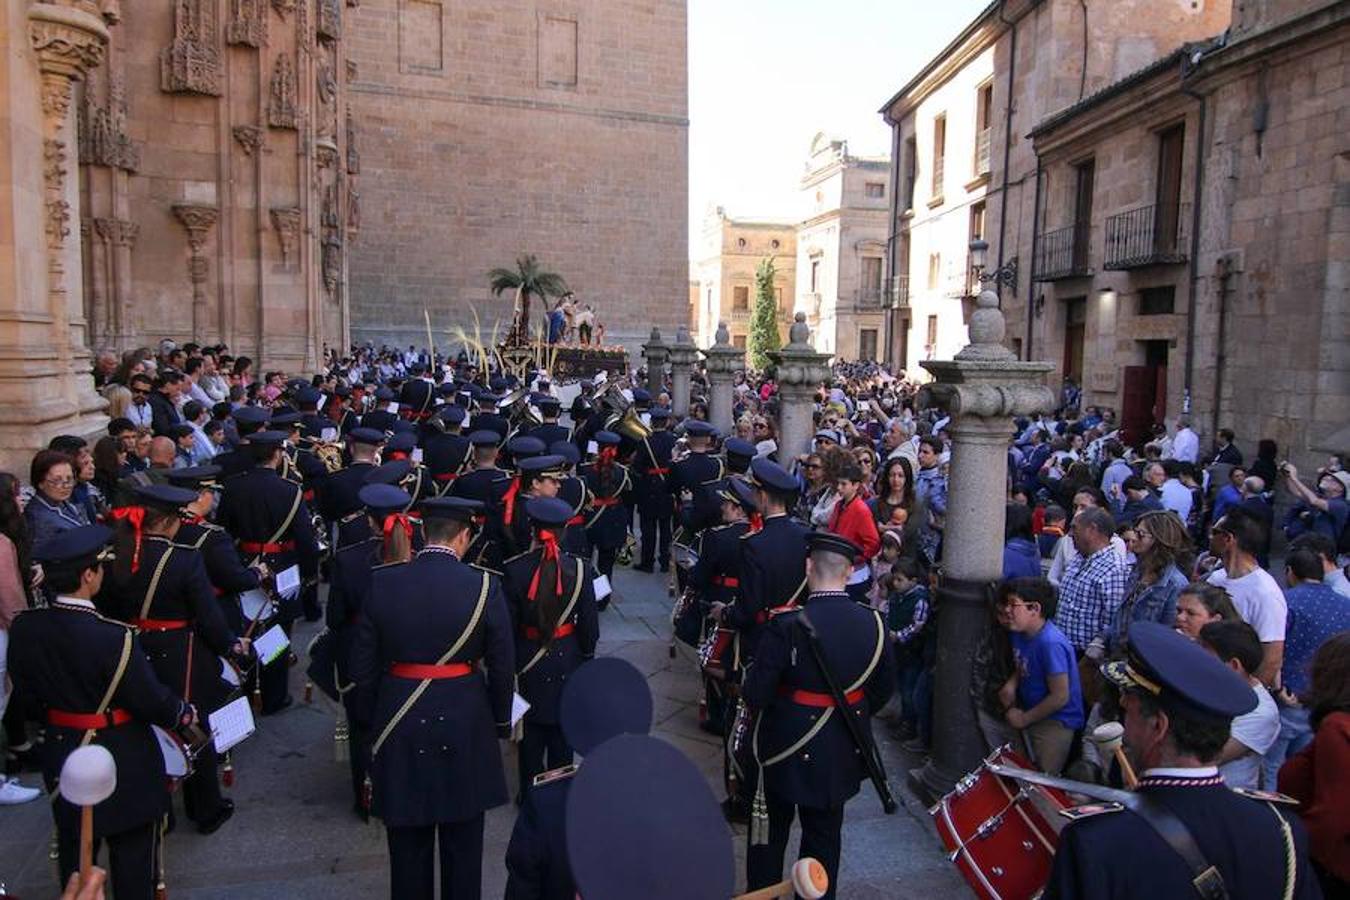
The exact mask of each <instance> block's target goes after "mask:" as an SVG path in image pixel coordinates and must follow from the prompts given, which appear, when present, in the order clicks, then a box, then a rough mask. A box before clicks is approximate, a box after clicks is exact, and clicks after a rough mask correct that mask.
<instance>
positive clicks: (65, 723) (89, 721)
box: [47, 709, 131, 731]
mask: <svg viewBox="0 0 1350 900" xmlns="http://www.w3.org/2000/svg"><path fill="white" fill-rule="evenodd" d="M130 721H131V713H129V712H127V711H126V710H125V709H110V710H108V711H107V712H106V713H104V714H103V715H99V714H98V713H74V712H66V711H65V710H63V709H49V710H47V724H48V725H54V726H56V727H57V728H81V729H84V730H85V731H88V730H89V729H91V728H92V729H94V730H96V731H97V730H99V729H103V728H116V727H117V726H118V725H125V724H127V723H128V722H130Z"/></svg>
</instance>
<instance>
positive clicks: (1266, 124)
mask: <svg viewBox="0 0 1350 900" xmlns="http://www.w3.org/2000/svg"><path fill="white" fill-rule="evenodd" d="M1348 39H1350V4H1346V3H1344V2H1341V3H1328V2H1321V3H1317V2H1303V0H1270V2H1265V3H1244V4H1242V5H1241V6H1236V5H1235V7H1234V20H1233V24H1232V28H1231V29H1229V30H1228V31H1227V32H1225V33H1222V34H1216V35H1215V36H1214V37H1213V39H1212V40H1209V41H1203V42H1197V43H1195V44H1192V45H1190V46H1188V47H1185V48H1183V49H1182V50H1179V51H1177V52H1176V53H1174V54H1172V55H1170V56H1168V57H1165V58H1163V59H1162V60H1159V61H1158V62H1157V63H1156V64H1154V65H1152V66H1149V67H1146V68H1144V69H1142V70H1140V71H1139V72H1136V73H1134V74H1133V75H1130V76H1128V77H1126V78H1124V79H1121V80H1120V81H1118V82H1116V83H1114V84H1112V85H1110V86H1109V87H1107V88H1105V89H1103V90H1102V91H1100V92H1098V93H1097V94H1095V95H1093V96H1090V97H1088V98H1086V99H1084V100H1083V101H1082V102H1080V103H1078V104H1076V105H1074V106H1072V107H1070V108H1069V109H1067V110H1064V111H1063V112H1061V113H1060V114H1058V115H1055V116H1053V117H1050V118H1049V119H1047V120H1045V121H1043V122H1042V123H1040V124H1039V125H1037V126H1036V127H1035V128H1034V129H1033V130H1032V138H1033V141H1034V149H1035V151H1036V153H1037V154H1038V156H1039V159H1040V166H1041V172H1042V177H1043V187H1042V200H1043V207H1042V212H1041V215H1042V218H1041V219H1040V222H1039V224H1038V229H1037V255H1036V263H1035V269H1034V270H1033V278H1034V279H1035V282H1034V285H1035V287H1034V290H1035V295H1034V300H1033V304H1034V305H1033V309H1034V310H1036V311H1037V312H1036V314H1035V315H1034V316H1033V322H1032V328H1031V330H1030V331H1029V332H1028V335H1029V336H1030V337H1031V338H1033V339H1034V341H1035V345H1036V346H1037V348H1038V349H1037V350H1036V355H1037V356H1038V357H1040V358H1045V359H1050V360H1053V361H1055V362H1056V363H1057V365H1058V368H1059V371H1060V372H1061V373H1062V374H1063V375H1064V376H1066V377H1068V376H1074V375H1078V374H1079V373H1082V374H1083V375H1084V376H1085V379H1084V381H1085V383H1084V395H1085V402H1088V403H1099V404H1102V405H1106V406H1112V407H1116V408H1118V409H1119V410H1120V411H1121V415H1122V421H1123V422H1124V424H1125V425H1126V426H1127V429H1128V430H1129V433H1130V436H1131V437H1132V438H1135V439H1138V438H1139V437H1141V436H1142V434H1143V432H1144V430H1145V429H1146V428H1147V427H1148V426H1150V425H1152V424H1154V423H1155V422H1161V421H1164V419H1166V420H1168V421H1169V422H1170V420H1171V419H1172V418H1173V417H1174V416H1175V415H1177V414H1178V413H1180V412H1183V411H1186V410H1190V411H1193V412H1195V413H1196V416H1195V417H1194V418H1195V425H1196V427H1197V429H1198V430H1199V431H1201V433H1202V434H1204V435H1206V436H1208V435H1212V434H1213V433H1214V432H1215V431H1217V429H1219V428H1223V427H1228V428H1233V429H1234V430H1235V431H1236V432H1237V433H1238V437H1239V444H1240V445H1241V446H1242V448H1243V449H1244V450H1245V451H1246V452H1247V454H1248V456H1249V457H1250V456H1251V454H1252V452H1253V451H1254V449H1255V443H1256V441H1257V440H1258V439H1260V438H1272V439H1274V440H1276V441H1277V443H1278V444H1279V445H1280V447H1281V448H1282V450H1281V452H1282V453H1291V454H1301V456H1300V457H1296V458H1301V459H1302V461H1305V462H1311V461H1316V462H1318V463H1319V464H1320V463H1321V462H1322V461H1323V460H1322V457H1324V455H1325V454H1326V453H1328V452H1338V453H1339V452H1344V451H1345V449H1346V448H1347V446H1350V429H1347V422H1348V421H1350V417H1348V416H1347V414H1346V410H1347V409H1350V374H1348V373H1350V354H1347V352H1346V334H1347V303H1346V301H1347V291H1350V274H1348V273H1350V269H1347V260H1348V259H1350V139H1347V137H1346V135H1347V134H1350V128H1348V127H1347V124H1348V122H1350V120H1347V115H1348V114H1350V59H1347V57H1346V54H1345V49H1344V48H1345V46H1346V45H1347V40H1348ZM1066 223H1067V224H1066ZM1065 229H1068V230H1067V232H1066V230H1065ZM1064 234H1068V235H1069V237H1068V238H1067V239H1065V240H1060V238H1059V235H1064Z"/></svg>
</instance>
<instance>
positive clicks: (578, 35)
mask: <svg viewBox="0 0 1350 900" xmlns="http://www.w3.org/2000/svg"><path fill="white" fill-rule="evenodd" d="M685 6H686V4H685V2H684V0H656V2H651V3H644V4H634V3H628V2H621V0H577V2H573V3H570V4H563V5H559V4H554V3H542V2H535V0H505V2H503V0H463V2H455V3H450V2H444V0H362V2H361V3H360V5H359V7H357V8H355V9H352V10H351V11H350V19H351V22H352V29H351V30H352V32H353V39H352V40H351V42H350V43H351V47H350V51H351V58H352V59H353V61H354V62H355V64H356V76H355V81H354V82H353V84H352V92H351V102H352V108H353V110H354V113H355V119H356V121H357V122H358V123H359V127H360V130H361V135H360V144H361V166H362V186H361V195H362V196H361V207H362V210H363V219H364V222H363V225H364V228H363V231H362V235H361V241H360V243H359V245H358V246H357V247H356V248H354V251H353V256H352V260H351V286H352V313H351V314H352V335H353V337H354V338H356V339H358V340H366V339H369V340H374V341H377V342H378V341H390V342H393V343H397V344H400V345H407V344H408V343H412V342H417V343H419V344H421V343H425V337H424V336H425V333H426V332H425V324H424V318H423V312H422V311H423V309H424V308H425V309H427V310H428V311H429V313H430V316H431V321H432V323H433V325H434V326H435V330H436V332H437V333H438V340H444V339H445V338H444V337H443V336H444V335H445V329H447V328H448V327H449V326H450V325H451V323H458V324H465V325H469V326H471V325H472V318H473V317H472V313H471V312H470V307H471V306H472V307H473V308H474V309H476V310H477V311H478V313H479V314H480V316H481V317H482V319H483V321H484V330H485V332H486V331H488V330H490V328H491V323H492V322H493V321H494V320H497V321H500V322H501V327H500V333H501V334H503V335H504V334H505V332H506V329H507V325H509V319H510V308H511V307H510V301H511V298H510V297H508V296H503V297H501V298H493V297H492V296H491V294H490V292H489V290H488V283H487V277H486V276H487V272H488V270H489V269H491V268H493V267H496V266H506V267H509V266H511V265H512V264H513V261H514V260H515V259H516V257H517V256H518V255H519V254H521V253H532V254H535V255H536V256H537V257H538V259H539V263H540V265H541V266H542V267H543V268H545V269H547V270H549V271H553V272H557V273H559V274H561V275H562V276H563V277H564V278H565V279H566V280H567V282H568V284H569V285H570V286H571V287H572V289H573V290H574V291H575V292H576V296H577V299H578V300H579V301H581V302H586V303H590V304H592V305H593V306H594V307H595V309H596V312H597V317H598V319H599V321H601V322H603V323H604V324H605V326H606V341H607V342H609V343H623V344H625V345H628V346H629V348H630V349H636V345H638V344H640V343H641V341H642V340H643V339H645V338H646V337H647V335H648V333H649V332H650V331H651V328H652V325H654V324H655V325H658V326H660V327H661V329H662V331H663V333H666V332H668V333H670V334H672V335H673V334H674V330H675V325H676V324H677V323H679V322H680V321H681V320H682V318H683V308H684V302H685V297H686V294H687V290H688V288H687V282H688V278H689V270H688V260H687V255H686V253H687V247H688V211H687V209H688V207H687V204H688V200H687V193H688V148H687V138H688V120H687V114H688V113H687V90H686V81H687V78H686V56H687V53H686V49H687V36H686V30H687V26H686V10H685ZM485 336H486V334H485Z"/></svg>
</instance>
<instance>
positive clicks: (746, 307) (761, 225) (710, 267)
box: [662, 206, 797, 348]
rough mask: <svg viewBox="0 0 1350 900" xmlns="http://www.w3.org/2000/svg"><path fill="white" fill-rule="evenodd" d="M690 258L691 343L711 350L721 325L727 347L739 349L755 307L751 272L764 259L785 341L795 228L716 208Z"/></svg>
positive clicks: (793, 270)
mask: <svg viewBox="0 0 1350 900" xmlns="http://www.w3.org/2000/svg"><path fill="white" fill-rule="evenodd" d="M695 253H696V256H695V259H694V261H693V263H692V269H693V271H692V273H691V275H692V278H691V280H692V281H696V282H697V283H698V291H699V300H698V303H697V308H696V313H695V326H696V327H695V328H694V329H692V337H693V339H694V343H696V344H698V345H699V346H700V347H708V346H711V345H712V343H713V339H714V336H715V335H716V333H717V324H718V323H719V322H726V323H727V329H728V330H729V331H730V333H731V343H732V345H733V346H735V347H742V348H744V347H745V345H746V340H747V337H748V335H749V333H750V313H751V311H752V310H753V308H754V305H755V270H756V269H757V268H758V267H759V264H760V262H761V261H763V260H765V259H772V260H773V262H774V266H775V269H776V271H775V273H774V290H775V292H776V295H777V296H776V298H775V299H776V301H777V303H778V319H779V333H780V335H781V336H784V337H786V335H787V329H788V325H789V324H791V321H792V315H791V313H792V298H793V297H794V296H796V284H797V225H796V223H795V222H792V221H786V220H779V221H774V220H767V219H737V218H732V217H731V216H729V215H727V212H726V210H725V209H723V208H722V207H720V206H719V207H717V208H716V209H713V210H710V211H709V212H708V215H707V216H706V217H705V218H704V220H703V230H702V234H701V237H700V239H699V243H698V245H697V249H696V251H695ZM662 333H663V334H664V333H665V332H664V329H663V331H662ZM672 333H673V332H672Z"/></svg>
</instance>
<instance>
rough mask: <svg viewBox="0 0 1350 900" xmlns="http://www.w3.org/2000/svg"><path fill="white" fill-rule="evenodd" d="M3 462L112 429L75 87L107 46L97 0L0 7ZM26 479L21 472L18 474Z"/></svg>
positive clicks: (17, 465) (21, 468)
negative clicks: (88, 279) (97, 382)
mask: <svg viewBox="0 0 1350 900" xmlns="http://www.w3.org/2000/svg"><path fill="white" fill-rule="evenodd" d="M0 16H3V18H2V19H0V58H3V59H4V60H5V64H4V65H3V66H0V159H5V160H6V161H7V165H8V169H7V170H6V172H5V175H4V178H3V183H0V235H3V236H4V238H3V239H0V465H2V466H4V467H5V468H7V469H9V470H11V471H14V472H17V473H24V472H26V471H27V466H28V458H29V456H30V455H31V454H32V452H33V451H34V450H36V449H37V448H39V447H41V446H44V445H45V444H46V442H47V440H48V439H50V438H51V437H52V435H54V434H58V433H62V432H68V433H74V434H82V435H89V434H93V433H94V432H95V431H97V430H99V429H101V428H102V427H103V425H104V423H105V422H106V419H105V418H104V416H103V414H102V409H103V401H102V398H101V397H99V396H98V394H97V393H96V392H95V391H94V383H93V380H92V379H91V378H90V377H89V371H90V359H89V350H88V348H87V346H86V327H87V322H86V321H85V317H84V299H83V291H82V282H83V277H82V275H83V272H84V260H83V247H82V245H81V241H80V238H79V234H78V232H77V233H76V234H75V235H74V236H72V235H71V231H72V223H74V225H75V227H79V225H80V224H81V223H82V221H83V219H84V217H83V216H82V215H81V210H80V191H79V179H78V177H77V173H76V165H77V160H78V146H77V140H76V137H77V136H76V128H75V121H74V119H75V116H74V114H73V111H72V110H71V98H72V94H73V89H74V83H75V82H76V81H80V80H82V79H83V78H84V77H85V75H86V74H87V73H88V72H89V71H90V70H91V69H93V68H96V67H97V66H98V65H99V64H100V63H101V62H102V61H103V56H104V48H105V47H106V45H107V42H108V29H107V26H106V24H105V18H107V19H108V20H112V19H115V8H114V7H111V6H110V7H109V10H108V13H107V14H106V15H105V12H104V10H103V9H100V7H99V5H98V4H97V3H93V2H90V0H60V2H51V3H32V4H27V3H24V2H21V0H7V2H5V3H4V5H3V7H0ZM21 477H22V476H21Z"/></svg>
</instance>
